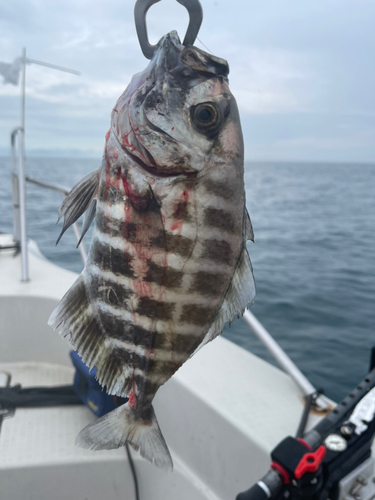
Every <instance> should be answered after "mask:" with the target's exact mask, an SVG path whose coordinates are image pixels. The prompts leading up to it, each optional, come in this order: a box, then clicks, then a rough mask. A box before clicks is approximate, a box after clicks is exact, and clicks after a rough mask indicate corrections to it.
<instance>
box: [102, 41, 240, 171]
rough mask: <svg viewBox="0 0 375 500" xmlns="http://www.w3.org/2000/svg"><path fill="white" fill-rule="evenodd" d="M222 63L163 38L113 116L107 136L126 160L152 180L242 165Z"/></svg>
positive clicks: (233, 105) (225, 65) (236, 124)
mask: <svg viewBox="0 0 375 500" xmlns="http://www.w3.org/2000/svg"><path fill="white" fill-rule="evenodd" d="M228 73H229V66H228V63H227V62H226V61H225V60H224V59H220V58H218V57H215V56H213V55H211V54H208V53H206V52H204V51H202V50H200V49H198V48H196V47H193V46H186V47H185V46H184V45H182V44H181V42H180V40H179V38H178V35H177V33H176V32H171V33H169V34H167V35H166V36H164V37H163V38H162V39H161V40H160V42H159V43H158V46H157V49H156V51H155V54H154V57H153V59H152V60H151V62H150V64H149V66H148V67H147V68H146V70H145V71H143V72H142V73H138V74H137V75H135V76H134V77H133V79H132V81H131V83H130V85H129V86H128V88H127V89H126V90H125V92H124V93H123V94H122V95H121V97H120V98H119V100H118V102H117V104H116V106H115V108H114V110H113V112H112V123H111V131H112V132H113V133H114V134H115V136H116V139H117V142H118V143H120V145H121V148H122V149H123V151H124V153H125V155H126V156H128V158H129V157H130V158H131V159H132V160H133V161H134V163H135V164H136V165H137V166H138V167H140V168H141V169H143V170H145V171H146V172H148V173H150V174H152V175H155V176H161V177H163V176H173V175H180V174H189V175H190V174H191V175H194V174H199V173H200V172H201V171H202V170H204V169H205V168H207V167H208V166H209V165H214V164H216V165H217V162H218V161H219V162H221V163H223V164H224V163H227V162H228V161H231V160H233V159H237V161H238V160H239V162H240V164H242V163H243V142H242V132H241V125H240V119H239V114H238V109H237V105H236V101H235V99H234V97H233V95H232V93H231V92H230V90H229V86H228Z"/></svg>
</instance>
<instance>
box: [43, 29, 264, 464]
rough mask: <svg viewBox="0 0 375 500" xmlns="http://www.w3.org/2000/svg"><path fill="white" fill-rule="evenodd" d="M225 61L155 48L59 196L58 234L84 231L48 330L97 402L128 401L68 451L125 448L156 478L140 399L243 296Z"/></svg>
mask: <svg viewBox="0 0 375 500" xmlns="http://www.w3.org/2000/svg"><path fill="white" fill-rule="evenodd" d="M228 73H229V66H228V63H227V61H226V60H224V59H221V58H219V57H216V56H214V55H211V54H209V53H207V52H204V51H203V50H201V49H199V48H197V47H195V46H184V45H182V44H181V42H180V39H179V37H178V34H177V32H175V31H173V32H170V33H168V34H167V35H165V36H164V37H163V38H162V39H161V40H160V41H159V43H158V45H157V49H156V50H155V53H154V56H153V58H152V60H151V61H150V63H149V65H148V66H147V68H146V69H145V70H144V71H143V72H140V73H138V74H136V75H134V76H133V78H132V80H131V82H130V84H129V85H128V87H127V88H126V90H125V91H124V93H123V94H122V95H121V96H120V98H119V99H118V101H117V103H116V105H115V107H114V109H113V110H112V113H111V125H110V129H109V131H108V132H107V134H106V138H105V148H104V155H103V160H102V165H101V167H100V168H99V169H98V170H96V171H95V172H92V173H91V174H89V175H88V176H86V177H85V178H84V179H83V180H82V181H80V182H79V183H78V184H77V185H76V186H75V187H74V188H73V189H72V190H71V192H70V193H69V195H68V196H67V197H66V198H65V199H64V201H63V203H62V205H61V208H60V211H59V218H62V217H64V224H63V229H62V232H61V235H60V237H59V239H60V238H61V236H62V234H63V233H64V232H65V231H66V229H67V228H68V227H69V226H70V225H71V224H73V223H74V222H75V221H76V220H78V218H79V217H80V216H81V215H83V214H84V213H85V218H84V221H83V229H82V234H84V233H85V232H86V231H87V230H88V228H89V227H90V224H91V223H92V222H93V221H95V224H94V229H93V236H92V242H91V246H90V250H89V254H88V259H87V262H86V265H85V267H84V269H83V271H82V273H81V274H80V276H79V277H78V279H77V281H76V282H75V283H74V284H73V286H72V287H71V288H70V290H68V292H67V293H66V294H65V295H64V297H63V298H62V299H61V301H60V303H59V304H58V306H57V307H56V309H55V310H54V311H53V313H52V315H51V317H50V319H49V324H50V325H51V326H52V328H54V329H56V330H58V332H59V333H60V334H61V335H62V336H63V337H67V338H68V340H69V342H70V344H71V346H72V347H73V348H74V349H75V350H77V351H78V354H79V355H80V356H81V357H82V360H83V361H84V363H85V364H86V365H87V366H88V367H89V368H90V369H92V368H94V367H96V377H97V379H98V381H99V383H100V384H101V385H102V387H105V388H106V391H107V392H108V393H109V394H113V395H117V396H120V397H124V398H128V400H127V402H126V403H125V404H123V405H122V406H119V407H118V408H116V409H114V410H113V411H111V412H110V413H108V414H106V415H104V416H103V417H101V418H99V419H98V420H96V421H94V422H92V423H90V424H89V425H88V426H87V427H85V428H84V429H83V430H82V431H81V432H80V433H79V435H78V436H77V439H76V444H77V445H78V446H81V447H83V448H87V449H91V450H102V449H115V448H118V447H120V446H124V445H125V444H126V443H128V444H129V445H131V446H132V447H133V448H134V449H135V450H137V451H139V452H140V454H141V456H142V457H144V458H145V459H147V460H149V461H150V462H152V463H153V464H155V465H156V466H157V467H159V468H161V469H164V470H166V471H171V470H172V469H173V461H172V458H171V454H170V452H169V450H168V447H167V444H166V442H165V439H164V437H163V434H162V432H161V430H160V427H159V424H158V421H157V418H156V415H155V411H154V409H153V406H152V401H153V399H154V397H155V394H156V393H157V391H158V389H159V387H160V386H162V385H163V384H164V383H165V382H167V381H168V380H169V379H170V378H171V377H172V375H173V374H174V373H175V372H176V371H177V370H178V369H179V368H180V367H181V365H182V364H183V363H185V361H187V360H188V359H189V358H190V357H191V356H193V355H194V353H196V352H197V351H198V350H199V349H200V348H201V347H203V346H204V345H205V344H207V343H208V342H209V341H211V340H213V339H214V338H215V337H217V336H218V335H219V334H220V333H222V331H223V329H224V326H225V324H226V323H228V322H229V323H231V322H232V321H233V319H234V318H235V316H236V315H237V316H239V315H241V314H243V312H244V310H245V308H246V307H248V306H249V305H251V304H252V303H253V301H254V297H255V284H254V278H253V270H252V265H251V262H250V258H249V255H248V251H247V247H246V242H247V240H252V241H253V240H254V236H253V229H252V225H251V221H250V217H249V214H248V212H247V209H246V202H245V201H246V200H245V187H244V146H243V137H242V131H241V123H240V118H239V111H238V108H237V104H236V101H235V98H234V96H233V95H232V93H231V91H230V89H229V83H228Z"/></svg>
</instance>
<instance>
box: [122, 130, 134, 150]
mask: <svg viewBox="0 0 375 500" xmlns="http://www.w3.org/2000/svg"><path fill="white" fill-rule="evenodd" d="M130 133H131V132H128V133H127V134H124V135H122V136H121V141H122V145H123V146H124V148H127V149H130V151H134V150H135V149H136V148H135V146H133V144H130V142H129V139H128V137H129V134H130Z"/></svg>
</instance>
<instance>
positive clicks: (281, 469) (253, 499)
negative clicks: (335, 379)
mask: <svg viewBox="0 0 375 500" xmlns="http://www.w3.org/2000/svg"><path fill="white" fill-rule="evenodd" d="M372 365H373V363H372ZM372 368H373V369H372V370H371V371H370V373H369V374H368V375H367V376H366V378H365V379H364V380H363V381H362V382H361V383H360V384H359V385H358V386H357V387H356V388H355V389H354V390H353V391H352V392H351V393H350V394H348V396H346V397H345V399H343V400H342V401H341V403H339V404H338V405H337V406H336V407H335V408H334V409H333V410H332V411H331V412H330V413H329V414H328V415H327V416H326V417H324V418H323V419H322V420H320V421H319V423H318V424H317V425H316V426H315V427H314V428H313V429H311V430H310V431H308V432H306V433H305V434H304V435H303V439H302V438H298V437H297V438H295V437H291V436H288V437H286V438H285V439H283V440H282V441H281V442H280V443H279V444H278V445H277V446H276V448H274V450H273V451H272V452H271V459H272V464H271V468H270V470H269V471H268V472H267V473H266V474H265V475H264V476H263V477H262V478H261V479H260V480H259V481H258V482H257V483H256V484H254V485H253V486H252V487H251V488H250V489H249V490H247V491H245V492H243V493H240V494H239V495H237V497H236V500H284V499H288V500H302V499H304V500H327V499H329V500H344V499H345V500H370V499H372V498H373V497H374V496H375V482H374V481H375V478H373V472H374V459H373V457H372V456H371V445H372V442H373V438H374V431H375V368H374V367H373V366H372Z"/></svg>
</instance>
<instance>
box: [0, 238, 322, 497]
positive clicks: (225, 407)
mask: <svg viewBox="0 0 375 500" xmlns="http://www.w3.org/2000/svg"><path fill="white" fill-rule="evenodd" d="M6 238H7V237H6V236H4V235H0V245H5V244H6V243H9V240H6ZM8 238H9V237H8ZM13 254H14V251H1V252H0V277H1V280H0V371H2V370H4V371H8V372H10V373H11V375H12V381H11V385H13V384H15V383H18V382H19V383H21V384H22V385H23V386H25V387H26V386H32V385H55V384H57V385H63V384H67V383H70V382H72V380H73V373H74V371H73V368H72V366H71V363H70V358H69V356H68V346H67V344H66V342H65V341H64V340H62V339H60V338H59V336H58V335H57V334H56V332H53V331H52V330H51V329H50V327H48V326H47V319H48V316H49V314H50V312H51V311H52V309H53V308H54V306H55V304H57V302H58V301H59V299H60V298H61V296H62V295H63V294H64V293H65V292H66V290H67V289H68V288H69V287H70V285H71V284H72V283H73V281H74V280H75V278H76V275H75V274H74V273H71V272H68V271H65V270H63V269H61V268H59V267H57V266H54V265H53V264H51V263H50V262H48V261H46V260H45V259H43V258H41V256H40V254H39V255H38V252H37V248H36V247H35V246H30V255H29V256H30V277H31V280H30V282H28V283H21V282H20V262H19V260H20V259H19V256H18V257H13ZM249 335H251V333H250V332H249ZM154 407H155V412H156V415H157V417H158V420H159V424H160V427H161V429H162V432H163V434H164V436H165V439H166V441H167V444H168V446H169V448H170V450H171V453H172V457H173V460H174V464H175V470H174V472H173V473H171V474H165V473H163V472H162V471H160V470H158V469H157V468H155V467H153V466H152V465H150V464H149V463H147V462H146V461H145V460H143V459H142V458H141V457H140V456H139V455H138V454H137V453H133V457H134V459H135V465H136V469H137V473H138V478H139V483H140V496H141V499H142V500H145V499H147V500H150V499H152V500H159V499H163V500H169V499H171V500H172V499H174V500H176V499H179V500H185V499H186V500H191V499H194V500H200V499H202V500H203V499H207V500H208V499H210V500H214V499H217V500H219V499H234V498H235V496H236V494H238V493H239V492H240V491H243V490H245V489H247V488H249V487H250V486H251V484H252V483H253V482H254V481H256V480H258V479H259V477H261V476H262V475H263V474H264V473H265V472H266V470H267V468H268V467H269V452H270V451H271V449H272V448H273V447H274V446H275V445H276V444H277V443H278V442H279V441H280V440H281V439H282V438H283V437H285V436H286V435H288V434H289V435H293V434H295V432H296V429H297V426H298V423H299V419H300V416H301V412H302V409H303V400H302V397H301V395H300V394H299V391H298V389H297V388H296V386H295V385H294V383H293V382H292V381H291V380H290V379H289V377H288V376H286V375H285V374H284V373H282V372H281V371H280V370H278V369H277V368H275V367H273V366H271V365H269V364H268V363H266V362H264V361H263V360H261V359H259V358H257V357H255V356H254V355H252V354H251V353H249V352H247V351H245V350H243V349H242V348H240V347H238V346H236V345H234V344H233V343H231V342H229V341H228V340H225V339H223V338H218V339H216V340H214V341H213V342H211V343H210V344H209V345H207V346H205V347H204V348H203V349H201V350H200V351H199V352H198V353H197V354H196V355H195V356H194V357H193V358H192V359H191V360H189V361H188V362H187V363H186V364H185V365H184V366H183V367H182V368H181V369H180V370H179V371H178V372H177V373H176V374H175V375H174V376H173V377H172V379H171V380H170V381H168V382H167V383H166V384H165V385H164V386H163V387H161V389H160V390H159V391H158V394H157V396H156V398H155V404H154ZM93 418H95V417H94V416H93V415H92V414H91V412H90V411H89V410H88V409H87V408H85V407H79V406H76V407H57V408H47V409H17V410H16V414H15V416H14V417H12V418H10V419H6V420H4V421H3V425H2V428H1V431H0V485H1V486H0V491H4V492H6V497H4V498H7V500H13V499H17V500H18V499H20V498H25V496H24V492H25V488H27V491H28V492H29V493H28V494H29V497H28V498H30V499H31V498H32V499H34V498H35V499H38V500H47V499H49V500H50V499H56V500H60V499H61V500H63V499H69V500H71V499H72V498H74V499H81V498H82V499H84V498H87V499H90V500H96V499H103V498H107V499H111V500H112V499H117V498H118V499H120V498H121V499H129V500H130V499H133V498H134V490H133V481H132V477H131V474H130V467H129V464H128V463H127V458H126V454H125V450H124V449H119V450H114V451H103V452H90V451H87V450H82V449H79V448H76V447H75V446H74V439H75V436H76V434H77V433H78V432H79V431H80V430H81V429H82V428H83V427H84V426H85V425H86V424H87V423H88V422H89V421H91V420H92V419H93ZM314 420H315V417H313V418H311V419H310V425H311V423H312V422H313V421H314ZM0 498H2V496H1V494H0Z"/></svg>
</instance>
